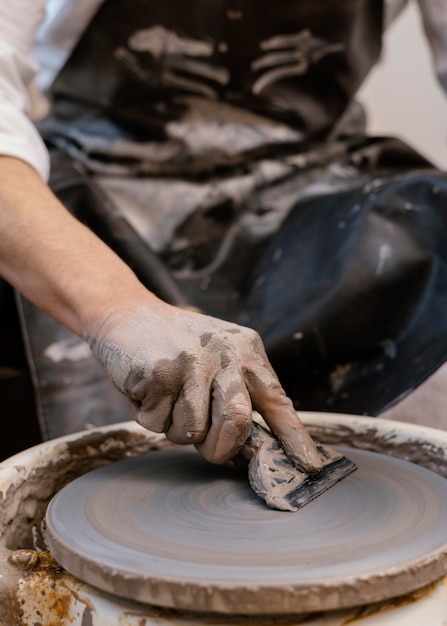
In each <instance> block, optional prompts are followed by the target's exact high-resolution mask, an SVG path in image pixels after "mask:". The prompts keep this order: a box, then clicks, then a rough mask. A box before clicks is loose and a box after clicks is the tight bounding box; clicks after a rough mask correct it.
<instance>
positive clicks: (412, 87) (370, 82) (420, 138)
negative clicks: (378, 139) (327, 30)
mask: <svg viewBox="0 0 447 626" xmlns="http://www.w3.org/2000/svg"><path fill="white" fill-rule="evenodd" d="M446 1H447V0H446ZM359 96H360V100H361V101H362V102H363V103H364V104H365V106H366V108H367V111H368V118H369V130H370V131H371V132H372V133H376V134H391V135H393V136H395V137H400V138H401V139H404V140H405V141H406V142H407V143H409V144H410V145H412V146H413V147H415V148H417V149H418V150H419V151H420V152H421V153H422V154H424V155H425V156H427V157H429V158H431V160H432V161H433V162H434V163H435V164H436V165H437V166H438V167H441V168H443V169H446V170H447V94H444V92H443V91H442V89H441V87H440V85H439V84H438V83H437V81H436V77H435V74H434V70H433V67H432V65H431V57H430V50H429V47H428V45H427V42H426V40H425V38H424V32H423V30H422V25H421V23H420V18H419V14H418V10H417V7H416V3H414V2H413V3H410V6H409V7H408V8H407V9H405V11H404V13H402V15H401V16H399V17H398V18H397V20H396V22H395V23H394V24H392V26H391V27H390V29H389V31H388V33H387V34H386V36H385V46H384V51H383V57H382V62H381V63H380V65H379V66H377V67H376V68H375V69H374V70H373V72H372V73H371V74H370V76H368V79H367V81H366V82H365V84H364V85H363V87H362V89H361V91H360V94H359Z"/></svg>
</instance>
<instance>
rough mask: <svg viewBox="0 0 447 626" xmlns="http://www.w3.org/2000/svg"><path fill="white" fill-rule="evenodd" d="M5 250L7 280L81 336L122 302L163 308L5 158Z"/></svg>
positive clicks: (30, 173)
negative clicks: (139, 301)
mask: <svg viewBox="0 0 447 626" xmlns="http://www.w3.org/2000/svg"><path fill="white" fill-rule="evenodd" d="M0 243H1V245H0V275H1V276H3V277H4V278H5V279H6V280H7V281H8V282H10V283H11V284H12V285H14V286H15V287H16V288H17V289H18V290H19V291H20V292H21V293H22V294H23V295H24V296H25V297H26V298H28V299H29V300H30V301H31V302H33V303H34V304H35V305H36V306H38V307H39V308H41V309H42V310H44V311H46V312H47V313H48V314H50V315H51V316H53V317H54V318H55V319H57V320H58V321H60V322H61V323H63V324H64V325H65V326H67V327H68V328H70V329H71V330H72V331H74V332H75V333H76V334H78V335H80V336H83V335H84V334H85V333H89V332H90V330H91V327H92V326H93V325H94V324H95V322H96V321H97V320H98V319H101V318H102V317H103V316H104V315H106V314H107V313H108V312H109V311H110V310H113V308H114V303H115V302H116V301H117V300H119V301H120V308H121V309H122V308H123V307H125V306H126V302H129V306H131V305H132V302H133V300H134V299H140V300H141V297H144V298H145V299H147V301H148V303H150V302H151V300H153V303H154V304H157V303H158V302H159V301H158V299H157V298H156V297H155V296H153V295H152V294H150V293H149V292H147V290H145V288H144V287H143V286H142V285H141V283H140V282H139V281H138V280H137V278H136V277H135V275H134V274H133V272H132V271H131V270H130V269H129V268H128V266H127V265H125V264H124V263H123V262H122V261H121V259H119V258H118V257H117V256H116V255H115V254H114V253H113V252H112V251H111V250H110V249H109V248H108V247H107V246H106V245H105V244H104V243H103V242H102V241H100V240H99V239H98V238H97V237H96V236H95V235H94V234H93V233H92V232H91V231H90V230H88V229H87V228H86V227H85V226H84V225H83V224H81V223H80V222H78V221H77V220H76V219H75V218H74V217H73V216H71V215H70V214H69V213H68V211H67V210H66V209H65V208H64V207H63V206H62V205H61V203H60V202H59V201H58V200H57V198H56V197H55V196H54V195H53V193H52V192H51V191H50V189H49V188H48V187H47V185H46V184H45V183H44V182H42V180H41V178H40V176H39V175H38V174H37V172H35V170H34V169H33V168H31V167H30V166H29V165H27V164H26V163H24V162H23V161H20V160H18V159H14V158H10V157H0Z"/></svg>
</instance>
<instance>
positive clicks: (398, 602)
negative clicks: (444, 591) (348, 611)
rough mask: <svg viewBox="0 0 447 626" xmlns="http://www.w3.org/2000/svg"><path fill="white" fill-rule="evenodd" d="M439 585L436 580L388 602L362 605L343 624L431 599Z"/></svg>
mask: <svg viewBox="0 0 447 626" xmlns="http://www.w3.org/2000/svg"><path fill="white" fill-rule="evenodd" d="M437 585H438V582H437V581H436V582H434V583H430V584H429V585H426V586H425V587H422V589H418V590H417V591H413V593H409V594H406V595H404V596H399V597H397V598H393V599H391V600H387V602H380V603H376V604H371V605H368V606H364V607H361V608H360V609H359V610H358V612H357V613H356V614H355V615H354V616H353V617H351V618H349V619H348V620H347V621H346V622H343V625H342V626H348V625H349V624H356V623H357V620H359V619H363V618H364V617H371V616H372V615H378V614H380V613H387V612H388V611H394V610H395V609H400V608H401V607H404V606H410V605H411V604H414V603H415V602H418V601H419V600H423V599H429V598H431V597H433V596H434V595H435V591H436V587H437Z"/></svg>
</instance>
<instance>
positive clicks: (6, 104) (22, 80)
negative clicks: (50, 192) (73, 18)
mask: <svg viewBox="0 0 447 626" xmlns="http://www.w3.org/2000/svg"><path fill="white" fill-rule="evenodd" d="M44 12H45V0H31V1H30V0H11V1H10V2H0V154H2V155H8V156H14V157H17V158H19V159H22V160H24V161H26V162H27V163H29V164H30V165H31V166H32V167H34V168H35V169H36V170H37V171H38V172H39V173H40V175H41V176H42V178H43V179H44V180H47V179H48V174H49V158H48V153H47V150H46V148H45V145H44V143H43V141H42V139H41V138H40V136H39V133H38V132H37V130H36V128H35V127H34V124H33V123H32V121H31V120H30V118H29V115H28V114H29V108H30V103H29V99H28V92H27V88H28V85H29V84H30V82H31V81H32V79H33V78H34V76H35V73H36V71H37V64H36V62H35V59H34V55H33V44H34V38H35V34H36V31H37V28H38V26H39V23H40V22H41V20H42V19H43V17H44Z"/></svg>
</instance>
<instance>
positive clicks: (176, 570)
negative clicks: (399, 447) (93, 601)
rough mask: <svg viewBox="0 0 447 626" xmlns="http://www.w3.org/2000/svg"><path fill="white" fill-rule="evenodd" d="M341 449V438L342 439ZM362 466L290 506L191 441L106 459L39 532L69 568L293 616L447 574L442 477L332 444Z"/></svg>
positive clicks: (59, 499) (131, 590)
mask: <svg viewBox="0 0 447 626" xmlns="http://www.w3.org/2000/svg"><path fill="white" fill-rule="evenodd" d="M337 449H338V448H337ZM339 451H340V452H341V453H343V454H346V455H347V456H348V457H349V458H351V459H352V461H353V462H354V463H355V464H356V465H357V468H358V469H357V471H356V472H354V473H352V474H351V475H349V476H347V477H346V478H345V479H344V480H342V481H341V482H339V483H337V484H336V485H335V486H334V487H332V488H331V489H329V490H328V491H327V492H326V493H324V494H323V495H321V496H320V497H319V498H316V499H315V500H314V501H313V502H311V503H310V504H308V505H307V506H305V507H304V508H302V509H301V510H300V511H299V512H298V513H296V514H286V513H284V512H282V511H276V510H273V509H270V508H268V507H266V506H265V503H264V502H262V501H261V500H260V499H259V498H258V497H257V496H256V495H255V493H254V492H253V491H252V490H251V489H250V487H249V485H248V483H247V479H246V473H245V472H241V471H239V470H238V469H237V468H235V467H232V466H230V465H224V466H218V465H212V464H210V463H207V462H206V461H205V460H204V459H202V458H201V457H200V455H198V454H197V452H196V451H195V450H194V448H193V447H192V446H181V447H172V448H168V449H163V450H158V451H154V452H150V453H149V454H146V455H141V456H136V457H133V458H128V459H125V460H122V461H118V462H116V463H112V464H110V465H107V466H105V467H102V468H100V469H96V470H94V471H92V472H90V473H87V474H84V475H82V476H81V477H80V478H78V479H76V480H74V481H73V482H71V483H69V484H68V485H67V486H66V487H64V488H63V489H62V490H61V491H59V492H58V493H57V494H56V496H55V497H54V499H53V500H52V502H51V503H50V505H49V507H48V510H47V514H46V525H47V541H48V544H49V547H50V550H51V552H52V554H53V556H54V557H55V558H56V559H57V561H58V562H59V563H60V564H61V565H62V566H63V567H64V568H65V569H66V570H68V572H69V573H71V574H73V575H75V576H77V577H78V578H80V579H81V580H83V581H85V582H87V583H90V584H92V585H94V586H95V587H97V588H99V589H101V590H104V591H106V592H111V593H113V594H116V595H118V596H122V597H125V598H131V599H133V600H137V601H141V602H146V603H150V604H153V605H157V606H164V607H171V608H175V609H178V610H182V609H183V610H190V611H211V612H215V613H230V614H235V615H237V614H253V615H267V614H277V615H280V614H296V613H304V612H318V611H325V610H331V609H338V608H343V607H352V606H357V605H361V604H368V603H371V602H376V601H380V600H385V599H388V598H392V597H396V596H398V595H401V594H404V593H408V592H410V591H413V590H415V589H417V588H419V587H422V586H423V585H425V584H427V583H429V582H432V581H434V580H437V579H438V578H440V576H442V575H443V574H444V573H445V572H446V571H447V531H446V528H447V481H446V480H445V478H443V477H442V476H439V475H438V474H435V473H434V472H431V471H429V470H427V469H425V468H423V467H420V466H417V465H414V464H412V463H409V462H407V461H403V460H401V459H396V458H393V457H390V456H387V455H382V454H378V453H374V452H370V451H361V450H355V449H346V448H340V449H339Z"/></svg>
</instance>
